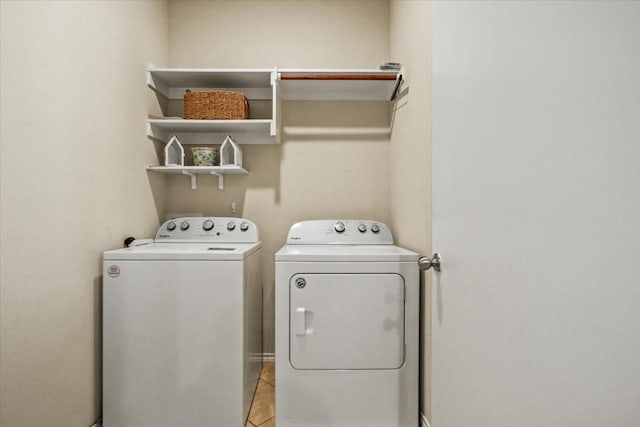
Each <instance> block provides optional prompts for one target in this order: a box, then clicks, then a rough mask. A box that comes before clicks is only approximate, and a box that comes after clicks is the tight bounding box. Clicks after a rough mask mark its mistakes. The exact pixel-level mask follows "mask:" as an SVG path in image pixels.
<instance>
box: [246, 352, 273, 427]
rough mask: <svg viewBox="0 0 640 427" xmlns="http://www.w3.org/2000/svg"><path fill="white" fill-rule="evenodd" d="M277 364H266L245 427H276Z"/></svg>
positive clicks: (263, 365) (263, 366)
mask: <svg viewBox="0 0 640 427" xmlns="http://www.w3.org/2000/svg"><path fill="white" fill-rule="evenodd" d="M275 400H276V376H275V363H274V362H264V363H263V364H262V372H261V373H260V381H259V382H258V388H257V389H256V394H255V395H254V396H253V402H252V403H251V409H250V410H249V419H248V420H247V424H246V426H245V427H275V425H276V417H275V415H276V404H275Z"/></svg>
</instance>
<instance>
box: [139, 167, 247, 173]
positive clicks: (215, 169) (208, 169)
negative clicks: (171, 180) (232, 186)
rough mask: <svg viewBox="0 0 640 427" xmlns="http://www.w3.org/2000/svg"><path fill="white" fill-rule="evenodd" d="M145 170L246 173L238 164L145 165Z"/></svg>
mask: <svg viewBox="0 0 640 427" xmlns="http://www.w3.org/2000/svg"><path fill="white" fill-rule="evenodd" d="M147 170H150V171H152V172H160V173H166V174H177V175H185V174H195V175H248V174H249V171H248V170H246V169H244V168H242V167H240V166H233V165H230V166H147Z"/></svg>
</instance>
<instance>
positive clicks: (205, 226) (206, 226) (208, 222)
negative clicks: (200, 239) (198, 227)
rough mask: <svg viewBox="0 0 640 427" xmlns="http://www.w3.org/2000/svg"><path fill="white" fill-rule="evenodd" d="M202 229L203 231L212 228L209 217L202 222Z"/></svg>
mask: <svg viewBox="0 0 640 427" xmlns="http://www.w3.org/2000/svg"><path fill="white" fill-rule="evenodd" d="M202 229H203V230H204V231H211V230H212V229H213V221H211V220H210V219H208V220H206V221H205V222H203V223H202Z"/></svg>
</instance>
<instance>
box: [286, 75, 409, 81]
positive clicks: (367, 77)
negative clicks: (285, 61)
mask: <svg viewBox="0 0 640 427" xmlns="http://www.w3.org/2000/svg"><path fill="white" fill-rule="evenodd" d="M397 76H398V74H397V73H394V74H298V73H281V74H280V79H281V80H395V79H396V78H397Z"/></svg>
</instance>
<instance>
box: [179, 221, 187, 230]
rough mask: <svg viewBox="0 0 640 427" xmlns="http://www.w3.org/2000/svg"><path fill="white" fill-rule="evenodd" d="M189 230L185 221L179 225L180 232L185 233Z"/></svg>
mask: <svg viewBox="0 0 640 427" xmlns="http://www.w3.org/2000/svg"><path fill="white" fill-rule="evenodd" d="M188 229H189V223H188V222H187V221H182V222H181V223H180V230H182V231H185V230H188Z"/></svg>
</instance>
